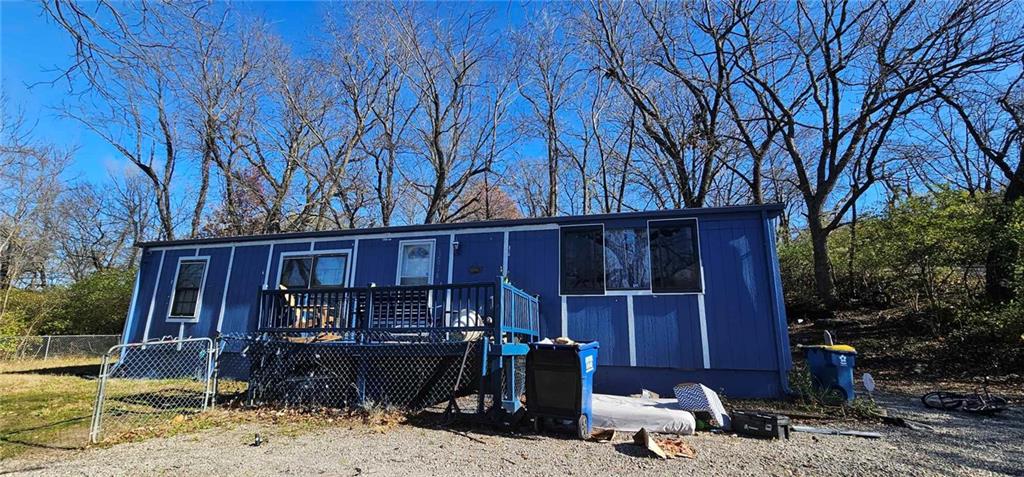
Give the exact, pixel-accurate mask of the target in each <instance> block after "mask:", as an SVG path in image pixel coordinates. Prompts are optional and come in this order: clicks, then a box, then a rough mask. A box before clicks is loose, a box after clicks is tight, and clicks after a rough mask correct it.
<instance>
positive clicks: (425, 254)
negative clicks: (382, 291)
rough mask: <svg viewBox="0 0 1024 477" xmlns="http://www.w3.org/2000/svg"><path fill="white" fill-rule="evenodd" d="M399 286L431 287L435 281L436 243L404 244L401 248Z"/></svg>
mask: <svg viewBox="0 0 1024 477" xmlns="http://www.w3.org/2000/svg"><path fill="white" fill-rule="evenodd" d="M399 253H400V255H399V258H398V284H399V285H429V284H430V283H432V282H433V280H434V242H433V241H430V242H402V244H401V245H400V246H399Z"/></svg>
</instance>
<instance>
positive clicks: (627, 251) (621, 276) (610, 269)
mask: <svg viewBox="0 0 1024 477" xmlns="http://www.w3.org/2000/svg"><path fill="white" fill-rule="evenodd" d="M650 259H651V253H650V249H649V247H648V243H647V228H646V227H639V228H621V229H607V230H606V231H605V234H604V266H605V287H606V288H607V289H609V290H649V289H650V288H651V273H650V271H651V260H650Z"/></svg>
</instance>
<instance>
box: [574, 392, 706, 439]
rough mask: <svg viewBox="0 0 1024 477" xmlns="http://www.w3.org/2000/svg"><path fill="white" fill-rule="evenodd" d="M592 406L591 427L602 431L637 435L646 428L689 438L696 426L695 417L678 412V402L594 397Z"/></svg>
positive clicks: (602, 395)
mask: <svg viewBox="0 0 1024 477" xmlns="http://www.w3.org/2000/svg"><path fill="white" fill-rule="evenodd" d="M591 406H592V412H593V416H594V422H592V423H591V425H592V426H593V427H596V428H599V429H615V430H616V431H622V432H636V431H639V430H640V428H644V429H647V431H648V432H657V433H661V434H682V435H690V434H693V431H694V429H696V427H697V422H696V421H695V420H694V418H693V414H692V413H690V412H688V411H684V410H682V409H679V403H678V402H677V401H676V400H675V399H648V398H639V397H626V396H613V395H610V394H594V396H593V399H592V401H591Z"/></svg>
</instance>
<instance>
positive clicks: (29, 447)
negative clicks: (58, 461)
mask: <svg viewBox="0 0 1024 477" xmlns="http://www.w3.org/2000/svg"><path fill="white" fill-rule="evenodd" d="M98 363H99V361H98V360H97V359H74V360H47V361H20V362H4V363H0V390H3V391H0V459H8V458H11V457H14V456H17V455H20V454H22V453H25V452H28V451H61V450H75V449H81V448H83V447H84V446H85V445H86V443H87V442H88V438H89V422H90V420H91V418H92V407H93V400H94V399H95V397H96V380H94V379H93V380H90V379H83V378H80V377H77V376H71V375H59V374H58V375H50V374H34V373H31V372H32V371H41V372H45V371H47V370H49V369H54V368H64V367H69V366H88V365H95V364H98Z"/></svg>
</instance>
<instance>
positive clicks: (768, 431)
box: [732, 411, 789, 439]
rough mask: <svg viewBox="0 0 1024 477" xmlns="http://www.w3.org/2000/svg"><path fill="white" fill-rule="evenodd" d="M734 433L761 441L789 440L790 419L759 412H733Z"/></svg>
mask: <svg viewBox="0 0 1024 477" xmlns="http://www.w3.org/2000/svg"><path fill="white" fill-rule="evenodd" d="M732 430H733V432H735V433H737V434H739V435H742V436H748V437H757V438H761V439H783V438H785V439H789V418H788V417H786V416H782V415H779V414H768V413H763V412H757V411H733V412H732Z"/></svg>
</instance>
